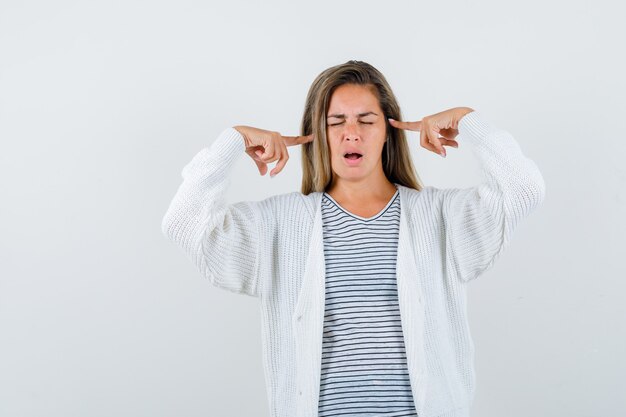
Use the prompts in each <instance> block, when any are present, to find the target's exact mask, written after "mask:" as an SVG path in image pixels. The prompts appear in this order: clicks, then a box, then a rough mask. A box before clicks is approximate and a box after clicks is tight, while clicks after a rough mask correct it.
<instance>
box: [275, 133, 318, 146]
mask: <svg viewBox="0 0 626 417" xmlns="http://www.w3.org/2000/svg"><path fill="white" fill-rule="evenodd" d="M282 138H283V140H284V141H285V145H287V146H294V145H301V144H303V143H307V142H312V141H313V134H312V133H311V134H310V135H306V136H283V137H282Z"/></svg>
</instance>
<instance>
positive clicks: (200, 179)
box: [161, 127, 261, 297]
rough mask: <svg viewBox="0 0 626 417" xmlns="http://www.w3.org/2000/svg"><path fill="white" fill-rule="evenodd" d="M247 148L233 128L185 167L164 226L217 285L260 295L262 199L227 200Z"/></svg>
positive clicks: (246, 293)
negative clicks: (238, 162) (236, 167)
mask: <svg viewBox="0 0 626 417" xmlns="http://www.w3.org/2000/svg"><path fill="white" fill-rule="evenodd" d="M244 151H245V143H244V138H243V136H242V135H241V133H239V132H238V131H237V130H236V129H235V128H232V127H229V128H227V129H225V130H224V131H222V133H220V135H219V136H218V137H217V139H216V140H215V141H214V142H213V143H212V144H211V145H210V146H209V147H205V148H203V149H202V150H200V151H199V152H198V153H197V154H196V155H195V156H194V157H193V159H192V160H191V161H190V162H189V163H188V164H187V165H185V167H184V168H183V169H182V178H183V182H182V184H181V185H180V186H179V188H178V190H177V192H176V194H175V195H174V198H173V199H172V201H171V203H170V205H169V208H168V209H167V212H166V213H165V216H164V217H163V220H162V222H161V230H162V232H163V234H164V235H165V236H166V237H167V238H168V239H169V240H171V241H172V242H174V243H175V244H176V245H177V246H179V247H180V248H181V249H182V250H183V251H184V252H185V253H186V255H187V256H188V258H190V259H191V260H192V261H193V262H194V264H195V265H196V267H197V268H198V269H199V270H200V272H201V274H202V275H203V276H204V277H206V278H208V279H209V280H210V282H211V283H212V284H213V285H215V286H216V287H219V288H222V289H226V290H228V291H232V292H234V293H238V294H245V295H249V296H253V297H257V296H258V294H259V289H258V288H257V287H258V281H259V280H258V268H259V265H258V264H259V253H260V251H259V245H260V239H259V230H260V227H259V221H260V220H259V219H260V217H261V215H260V208H259V207H260V205H259V202H256V201H240V202H237V203H233V204H226V202H225V193H226V191H227V189H228V186H229V183H230V175H231V171H232V168H233V165H234V163H235V162H236V160H237V158H238V157H239V156H240V155H242V154H243V153H244Z"/></svg>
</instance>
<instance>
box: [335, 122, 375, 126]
mask: <svg viewBox="0 0 626 417" xmlns="http://www.w3.org/2000/svg"><path fill="white" fill-rule="evenodd" d="M361 123H362V124H364V125H373V124H374V123H372V122H361ZM341 124H343V122H341V123H334V124H332V125H331V124H329V125H328V126H339V125H341Z"/></svg>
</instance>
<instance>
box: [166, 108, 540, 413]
mask: <svg viewBox="0 0 626 417" xmlns="http://www.w3.org/2000/svg"><path fill="white" fill-rule="evenodd" d="M458 129H459V135H458V136H457V138H456V140H457V141H458V142H459V144H460V145H461V146H463V145H465V144H466V143H467V144H470V145H471V146H470V148H471V149H472V150H473V153H474V155H475V156H476V157H477V158H478V160H479V162H480V165H481V169H482V174H483V179H482V181H481V183H480V184H478V185H476V186H474V187H470V188H442V189H440V188H437V187H433V186H425V187H423V188H422V189H421V190H420V191H417V190H415V189H413V188H409V187H405V186H403V185H400V184H397V183H396V185H397V186H398V189H399V190H400V201H401V219H400V231H399V238H398V239H399V240H398V256H397V266H396V280H397V288H398V297H399V304H400V312H401V323H402V331H403V335H404V339H405V347H406V354H407V365H408V368H409V376H410V382H411V390H412V393H413V398H414V401H415V406H416V410H417V412H418V414H419V415H420V417H435V416H438V417H469V412H470V407H471V405H472V403H473V399H474V391H475V372H474V344H473V342H472V338H471V335H470V329H469V325H468V317H467V312H466V289H467V287H466V286H467V284H468V282H470V281H472V280H473V279H475V278H477V277H478V276H480V275H481V273H483V272H484V271H485V270H487V269H488V268H490V267H491V266H492V265H493V263H494V261H495V260H496V259H497V258H498V257H499V255H500V254H501V253H502V251H503V250H504V248H505V247H507V245H508V243H509V241H510V239H511V235H512V232H513V230H514V229H515V228H516V226H517V224H518V222H519V221H520V220H521V219H523V218H525V217H526V216H528V215H529V213H531V212H532V211H533V210H534V209H535V208H537V207H538V206H539V205H540V203H541V202H542V201H543V199H544V195H545V183H544V180H543V177H542V175H541V173H540V171H539V169H538V167H537V165H536V164H535V163H534V162H533V161H532V160H531V159H529V158H528V157H526V156H525V155H524V154H523V153H522V151H521V149H520V147H519V145H518V143H517V142H516V140H515V139H514V138H513V136H512V135H511V134H510V133H509V132H507V131H505V130H502V129H499V128H498V127H496V126H495V125H494V124H492V123H491V122H490V121H489V120H488V119H486V118H485V116H483V115H482V113H480V112H478V111H472V112H470V113H468V114H466V115H465V116H463V117H462V119H461V120H460V121H459V124H458ZM244 150H245V143H244V139H243V136H242V135H241V134H240V133H239V132H238V131H237V130H236V129H234V128H232V127H229V128H226V129H225V130H223V131H222V132H221V133H220V134H219V136H218V137H217V138H216V140H214V141H213V143H212V144H211V145H210V146H208V147H205V148H203V149H202V150H200V151H199V152H198V153H197V154H196V155H195V156H194V157H193V159H192V160H191V161H190V162H189V163H188V164H187V165H185V167H184V168H183V169H182V178H183V181H182V184H181V185H180V186H179V188H178V190H177V192H176V194H175V195H174V197H173V200H172V201H171V203H170V205H169V207H168V209H167V211H166V213H165V216H164V217H163V220H162V224H161V229H162V232H163V233H164V235H165V236H167V238H168V239H169V240H170V241H172V242H174V243H175V244H176V245H177V246H178V247H180V248H181V249H182V250H183V251H184V253H185V254H186V256H187V257H188V258H189V259H190V260H191V261H193V263H194V264H195V265H196V266H197V268H198V270H199V272H200V273H201V275H202V276H203V277H206V278H208V279H209V281H210V282H211V283H212V284H213V285H215V286H216V287H218V288H222V289H225V290H228V291H232V292H235V293H238V294H245V295H249V296H253V297H257V298H258V299H259V302H260V313H261V325H262V346H263V352H262V353H263V356H262V357H263V369H264V373H265V383H266V390H267V395H268V403H269V409H270V415H271V416H272V417H316V416H317V411H318V401H319V389H320V385H319V384H320V370H321V352H322V333H323V318H324V304H325V282H324V279H325V264H324V252H323V241H322V218H321V197H322V194H323V193H322V192H312V193H310V194H308V195H304V194H302V193H300V192H289V193H285V194H279V195H274V196H270V197H268V198H265V199H263V200H260V201H240V202H236V203H232V204H227V203H226V200H225V193H226V191H227V189H228V187H229V183H230V179H231V175H232V171H233V170H232V167H233V166H234V163H235V162H236V160H237V158H240V157H241V155H243V154H245V152H244ZM233 360H234V358H233Z"/></svg>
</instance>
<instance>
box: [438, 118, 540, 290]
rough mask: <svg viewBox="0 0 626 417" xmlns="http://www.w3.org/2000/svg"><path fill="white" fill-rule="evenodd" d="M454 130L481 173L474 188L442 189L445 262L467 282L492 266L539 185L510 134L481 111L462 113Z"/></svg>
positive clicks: (536, 197) (537, 194) (533, 166)
mask: <svg viewBox="0 0 626 417" xmlns="http://www.w3.org/2000/svg"><path fill="white" fill-rule="evenodd" d="M458 129H459V135H458V138H457V141H458V143H459V145H460V146H463V144H464V143H469V144H470V146H471V148H472V150H473V152H474V154H475V155H476V157H477V158H478V160H479V162H480V165H481V169H482V173H483V180H482V182H481V183H480V184H478V185H477V186H474V187H471V188H463V189H461V188H451V189H445V190H443V206H442V213H443V219H444V224H445V228H446V233H447V237H448V238H447V245H448V247H447V250H448V252H449V254H450V256H449V258H450V259H451V261H452V265H453V267H454V268H455V270H456V273H457V276H458V277H459V278H460V279H461V280H462V281H465V282H468V281H471V280H473V279H475V278H477V277H478V276H480V275H481V273H483V272H484V271H485V270H487V269H489V268H490V267H491V266H492V265H493V263H494V262H495V260H496V259H497V258H498V257H499V255H500V254H501V253H502V251H503V250H504V249H505V248H506V247H507V246H508V243H509V240H510V238H511V234H512V232H513V231H514V230H515V228H516V226H517V225H518V223H519V221H520V220H522V219H523V218H525V217H526V216H528V215H529V214H530V213H531V212H532V211H533V210H534V209H535V208H537V207H538V206H539V205H540V204H541V203H542V201H543V199H544V196H545V182H544V180H543V176H542V175H541V172H540V171H539V169H538V167H537V165H536V164H535V163H534V162H533V161H532V160H531V159H529V158H528V157H526V156H525V155H524V154H523V153H522V150H521V149H520V146H519V144H518V143H517V141H516V140H515V139H514V138H513V136H512V135H511V134H510V133H509V132H507V131H506V130H503V129H500V128H498V127H497V126H495V125H494V124H493V123H491V122H490V121H489V120H488V119H487V118H486V117H485V116H484V115H483V114H482V113H480V112H478V111H472V112H470V113H468V114H466V115H465V116H463V117H462V118H461V120H460V121H459V124H458Z"/></svg>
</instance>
